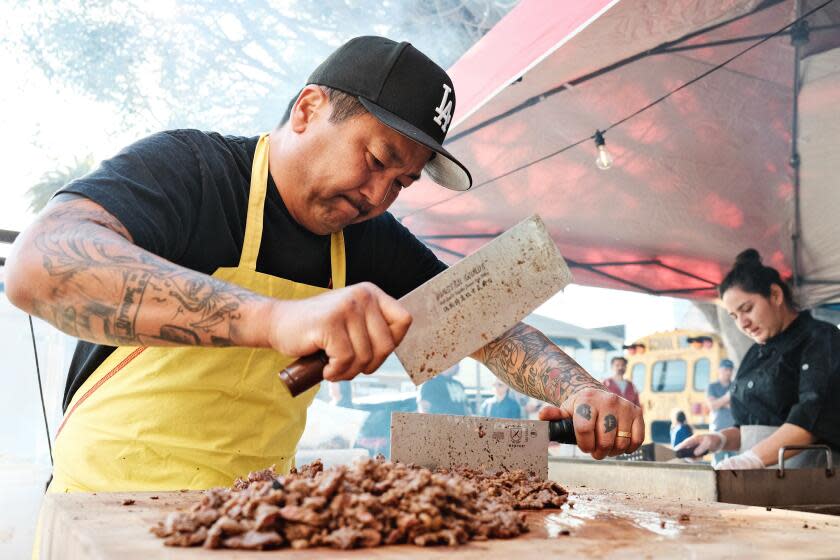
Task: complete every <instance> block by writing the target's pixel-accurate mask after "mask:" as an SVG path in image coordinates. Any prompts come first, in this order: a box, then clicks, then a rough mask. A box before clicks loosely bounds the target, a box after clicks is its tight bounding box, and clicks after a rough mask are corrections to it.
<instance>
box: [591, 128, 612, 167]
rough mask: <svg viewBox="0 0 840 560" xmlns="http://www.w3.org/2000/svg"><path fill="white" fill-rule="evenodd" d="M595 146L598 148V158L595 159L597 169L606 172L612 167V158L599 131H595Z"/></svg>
mask: <svg viewBox="0 0 840 560" xmlns="http://www.w3.org/2000/svg"><path fill="white" fill-rule="evenodd" d="M595 146H596V147H597V148H598V157H596V158H595V165H597V166H598V169H601V170H606V169H609V168H610V167H612V164H613V157H612V154H610V153H609V152H608V151H607V141H606V140H604V134H603V133H602V132H601V131H600V130H596V131H595Z"/></svg>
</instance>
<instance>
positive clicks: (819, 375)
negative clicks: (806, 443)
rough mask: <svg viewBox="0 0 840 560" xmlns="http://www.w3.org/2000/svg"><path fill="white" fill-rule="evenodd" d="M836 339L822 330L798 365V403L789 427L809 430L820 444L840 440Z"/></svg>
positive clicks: (806, 349) (791, 413) (811, 341)
mask: <svg viewBox="0 0 840 560" xmlns="http://www.w3.org/2000/svg"><path fill="white" fill-rule="evenodd" d="M832 335H834V336H832ZM835 336H836V333H831V332H830V331H829V330H828V329H820V330H819V331H818V332H815V333H814V335H813V336H812V337H811V338H810V340H809V341H808V342H807V343H806V344H805V347H804V348H803V350H802V357H801V359H800V363H799V401H798V402H797V403H796V404H795V405H793V407H791V409H790V413H788V416H787V422H788V423H790V424H794V425H796V426H799V427H800V428H803V429H805V430H808V431H809V432H811V433H812V434H814V435H815V436H816V437H817V438H818V439H820V440H825V439H829V440H837V439H838V438H837V436H836V432H837V431H838V428H837V426H838V425H840V412H838V410H837V409H838V406H840V402H838V401H840V398H838V393H840V391H838V389H837V387H840V363H838V359H840V357H838V355H837V352H838V348H837V346H838V345H837V344H836V341H835V340H833V339H834V337H835ZM832 346H834V348H832Z"/></svg>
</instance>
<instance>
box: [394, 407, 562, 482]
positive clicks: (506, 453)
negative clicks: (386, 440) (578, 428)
mask: <svg viewBox="0 0 840 560" xmlns="http://www.w3.org/2000/svg"><path fill="white" fill-rule="evenodd" d="M549 441H556V442H558V443H575V442H576V440H575V431H574V427H573V426H572V421H571V420H559V421H552V422H542V421H539V420H509V419H505V418H484V417H480V416H453V415H448V414H418V413H410V412H393V413H391V460H392V461H399V462H400V463H406V464H412V463H413V464H415V465H417V466H420V467H426V468H430V469H436V468H446V469H451V468H454V467H470V468H473V469H477V470H481V471H491V472H496V471H510V470H513V469H522V470H524V471H526V472H532V473H534V474H535V475H537V476H538V477H539V478H540V479H542V480H545V479H546V477H547V476H548V442H549Z"/></svg>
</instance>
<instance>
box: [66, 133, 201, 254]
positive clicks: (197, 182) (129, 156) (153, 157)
mask: <svg viewBox="0 0 840 560" xmlns="http://www.w3.org/2000/svg"><path fill="white" fill-rule="evenodd" d="M179 132H180V131H178V132H160V133H157V134H153V135H151V136H148V137H146V138H143V139H142V140H139V141H137V142H135V143H134V144H131V145H130V146H128V147H127V148H125V149H123V150H122V151H121V152H119V153H118V154H117V155H116V156H114V157H112V158H110V159H108V160H105V161H103V162H102V164H101V165H100V166H99V167H98V168H97V169H96V170H94V171H93V172H91V173H89V174H88V175H86V176H84V177H81V178H80V179H76V180H75V181H72V182H71V183H69V184H67V185H66V186H65V187H64V188H62V189H61V191H59V192H62V193H72V194H77V195H80V196H84V197H85V198H88V199H90V200H92V201H94V202H96V203H97V204H99V205H100V206H102V207H103V208H105V210H107V211H108V212H109V213H111V214H113V215H114V217H116V218H117V219H118V220H119V221H120V222H121V223H122V224H123V226H125V228H126V229H127V230H128V231H129V233H130V234H131V236H132V238H133V239H134V243H135V244H136V245H138V246H140V247H142V248H143V249H146V250H147V251H150V252H152V253H155V254H156V255H160V256H161V257H164V258H166V259H170V260H174V259H175V258H177V257H178V256H179V255H180V254H182V253H183V251H184V250H185V249H186V246H187V243H188V240H189V236H190V233H191V231H192V228H193V227H194V225H195V222H196V209H198V208H199V207H200V202H201V195H202V190H201V189H202V179H201V177H202V174H201V170H200V167H199V164H198V160H197V158H196V155H195V153H194V151H193V149H192V147H191V145H190V144H189V142H187V141H186V138H185V134H186V133H185V132H184V133H179Z"/></svg>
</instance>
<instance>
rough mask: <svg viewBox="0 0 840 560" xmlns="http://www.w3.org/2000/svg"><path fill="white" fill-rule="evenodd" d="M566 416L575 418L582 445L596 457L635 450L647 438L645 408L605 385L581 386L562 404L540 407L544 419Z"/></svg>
mask: <svg viewBox="0 0 840 560" xmlns="http://www.w3.org/2000/svg"><path fill="white" fill-rule="evenodd" d="M564 418H572V419H573V422H574V426H575V436H576V437H577V444H578V447H579V448H580V450H581V451H584V452H586V453H591V454H592V457H593V458H594V459H603V458H604V457H607V456H609V457H614V456H616V455H621V454H622V453H632V452H633V451H635V450H636V449H638V447H639V446H640V445H641V444H642V442H643V441H644V439H645V421H644V419H643V418H642V409H641V408H639V407H638V406H636V405H634V404H633V403H631V402H630V401H628V400H626V399H623V398H621V397H619V396H618V395H615V394H613V393H610V392H609V391H607V390H604V389H596V388H587V389H581V390H580V391H578V392H577V393H574V394H573V395H572V396H570V397H569V398H568V399H566V401H565V402H564V403H563V404H562V405H561V406H560V407H559V408H558V407H554V406H547V407H544V408H543V409H542V410H540V420H561V419H564ZM627 435H629V437H626V436H627Z"/></svg>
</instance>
